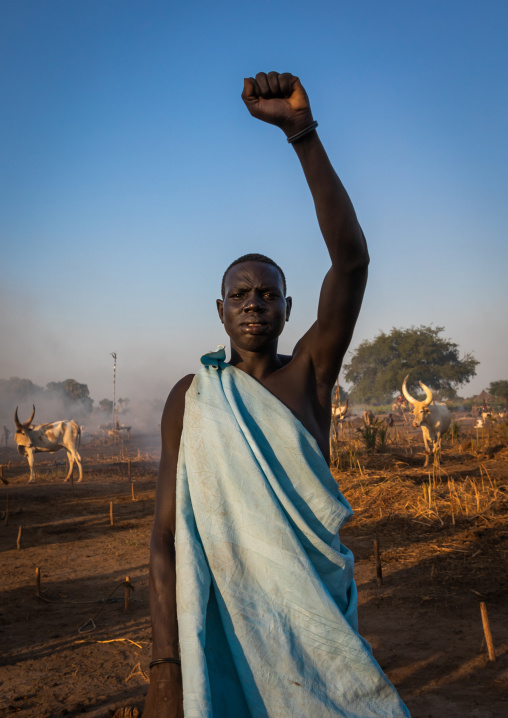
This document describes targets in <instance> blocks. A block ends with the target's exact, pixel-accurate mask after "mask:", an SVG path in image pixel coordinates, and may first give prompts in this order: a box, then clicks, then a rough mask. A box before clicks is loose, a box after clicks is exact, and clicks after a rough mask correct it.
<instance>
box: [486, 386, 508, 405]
mask: <svg viewBox="0 0 508 718" xmlns="http://www.w3.org/2000/svg"><path fill="white" fill-rule="evenodd" d="M487 391H488V392H489V394H492V396H495V397H499V398H500V399H504V400H505V402H506V408H507V409H508V380H506V379H499V380H498V381H491V382H490V385H489V388H488V389H487Z"/></svg>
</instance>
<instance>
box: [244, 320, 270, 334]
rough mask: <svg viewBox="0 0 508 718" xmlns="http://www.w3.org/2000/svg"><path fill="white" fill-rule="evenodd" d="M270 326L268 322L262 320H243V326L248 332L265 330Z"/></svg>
mask: <svg viewBox="0 0 508 718" xmlns="http://www.w3.org/2000/svg"><path fill="white" fill-rule="evenodd" d="M267 326H268V322H262V321H260V320H256V319H251V320H250V321H248V322H242V323H241V327H242V329H243V330H244V331H246V332H259V331H263V330H264V328H265V327H267Z"/></svg>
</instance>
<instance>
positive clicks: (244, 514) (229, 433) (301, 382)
mask: <svg viewBox="0 0 508 718" xmlns="http://www.w3.org/2000/svg"><path fill="white" fill-rule="evenodd" d="M242 99H243V101H244V102H245V104H246V106H247V109H248V110H249V112H250V113H251V115H252V116H253V117H255V118H257V119H260V120H263V121H264V122H268V123H270V124H274V125H276V126H277V127H280V128H281V129H282V130H283V132H284V133H285V135H286V137H287V138H288V141H289V142H290V143H291V144H292V146H293V148H294V150H295V152H296V155H297V157H298V159H299V160H300V163H301V165H302V168H303V171H304V173H305V177H306V179H307V182H308V185H309V188H310V190H311V193H312V196H313V199H314V203H315V207H316V213H317V218H318V221H319V226H320V228H321V232H322V234H323V238H324V240H325V243H326V246H327V249H328V252H329V254H330V259H331V268H330V269H329V271H328V273H327V274H326V277H325V279H324V282H323V286H322V289H321V296H320V299H319V307H318V315H317V320H316V322H315V323H314V324H313V325H312V326H311V327H310V329H309V330H308V331H307V333H306V334H305V335H304V336H303V337H302V338H301V339H300V341H299V342H298V343H297V345H296V347H295V349H294V351H293V353H292V355H291V356H284V355H281V354H278V352H277V344H278V338H279V335H280V334H281V332H282V330H283V328H284V325H285V322H286V321H287V320H288V319H289V316H290V313H291V305H292V300H291V298H290V297H287V296H286V286H285V277H284V275H283V273H282V270H281V269H280V268H279V267H278V266H277V265H276V264H275V263H274V262H272V260H270V259H268V258H266V257H263V256H261V255H246V256H244V257H242V258H240V260H237V261H236V262H233V264H232V265H230V267H229V268H228V269H227V270H226V273H225V275H224V279H223V288H222V299H219V300H217V308H218V312H219V317H220V319H221V321H222V322H223V323H224V326H225V329H226V331H227V333H228V335H229V337H230V340H231V358H230V361H229V363H226V362H225V361H224V353H223V352H221V351H220V350H219V351H218V352H216V353H211V354H209V355H207V356H205V357H203V358H202V362H203V364H204V366H203V367H202V369H201V371H200V372H199V373H198V374H196V375H188V376H186V377H184V378H183V379H182V380H181V381H179V382H178V383H177V384H176V385H175V387H174V388H173V390H172V391H171V393H170V395H169V397H168V401H167V404H166V407H165V409H164V413H163V418H162V424H161V433H162V455H161V462H160V468H159V476H158V480H157V495H156V505H155V520H154V528H153V533H152V539H151V559H150V605H151V616H152V633H153V652H152V659H153V660H152V663H151V682H150V688H149V691H148V694H147V699H146V704H145V712H144V717H145V718H151V717H154V716H157V718H159V717H164V718H176V717H180V716H183V715H184V708H183V705H184V704H185V717H186V718H194V716H196V717H197V716H200V717H201V716H207V717H210V718H211V717H212V716H213V717H214V718H226V717H228V718H229V717H231V718H248V717H249V716H252V717H253V718H258V716H259V717H260V716H275V715H277V716H279V715H286V714H287V715H293V716H299V717H301V718H303V716H309V718H310V717H312V718H313V717H314V716H316V718H317V717H318V716H319V718H325V717H327V716H339V715H340V716H349V715H351V716H353V715H355V716H360V715H362V716H364V718H365V716H381V715H382V716H388V715H390V716H403V715H404V716H405V715H408V714H407V711H406V709H405V707H404V706H403V704H402V703H401V702H400V699H399V698H398V696H397V695H396V693H395V690H394V689H393V686H391V684H390V683H389V682H388V680H387V679H386V678H385V677H384V676H383V674H382V672H381V671H380V669H379V667H378V666H377V664H376V663H375V661H374V659H373V658H372V657H371V654H370V653H369V650H368V648H366V647H365V645H364V644H363V643H362V639H360V637H359V636H358V634H357V633H356V603H355V597H356V593H355V588H354V582H353V581H352V556H351V554H350V552H348V550H347V549H346V548H345V547H343V546H342V545H341V544H340V542H339V541H338V533H337V531H338V527H339V526H340V525H342V523H344V521H345V520H347V518H348V517H349V516H350V514H351V511H350V508H349V506H348V504H347V502H346V501H345V500H344V499H343V497H341V496H340V494H339V493H338V489H337V487H336V483H335V482H334V481H333V479H332V477H331V474H330V472H329V470H328V467H327V463H326V462H327V461H328V460H329V438H328V437H329V429H330V419H331V392H332V389H333V386H334V383H335V382H336V379H337V375H338V373H339V370H340V366H341V363H342V360H343V357H344V354H345V352H346V350H347V348H348V346H349V343H350V341H351V337H352V334H353V329H354V326H355V323H356V320H357V317H358V313H359V311H360V306H361V303H362V298H363V294H364V290H365V284H366V281H367V266H368V263H369V256H368V252H367V247H366V243H365V238H364V236H363V233H362V230H361V228H360V225H359V224H358V221H357V218H356V215H355V212H354V209H353V206H352V204H351V201H350V199H349V197H348V195H347V193H346V191H345V189H344V187H343V186H342V184H341V182H340V180H339V178H338V177H337V175H336V173H335V171H334V169H333V167H332V165H331V164H330V161H329V159H328V157H327V155H326V152H325V150H324V148H323V146H322V144H321V142H320V139H319V137H318V135H317V132H316V130H315V127H316V124H317V123H315V122H314V118H313V115H312V112H311V108H310V104H309V100H308V97H307V94H306V92H305V90H304V88H303V87H302V85H301V83H300V80H299V79H298V78H297V77H295V76H293V75H290V74H288V73H284V74H278V73H276V72H270V73H268V74H265V73H259V74H258V75H256V78H255V79H253V78H247V79H245V81H244V89H243V93H242ZM288 467H289V468H288ZM177 471H178V482H177ZM330 517H333V518H330ZM175 524H176V551H175ZM175 565H176V569H175ZM177 594H178V619H177ZM318 634H319V635H318ZM179 656H181V664H180V659H179ZM329 657H330V658H329ZM350 666H354V668H353V667H351V668H350ZM369 672H370V673H369ZM341 673H342V674H343V677H342V676H341V675H340V674H341ZM182 675H183V688H182ZM337 675H339V680H338V681H337ZM377 700H379V706H380V707H379V711H378V712H376V710H377V709H376V701H377ZM346 703H347V704H346ZM339 705H340V707H338V706H339ZM348 711H349V712H348Z"/></svg>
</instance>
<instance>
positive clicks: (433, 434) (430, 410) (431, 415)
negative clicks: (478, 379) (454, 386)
mask: <svg viewBox="0 0 508 718" xmlns="http://www.w3.org/2000/svg"><path fill="white" fill-rule="evenodd" d="M408 378H409V374H408V375H407V376H406V378H405V379H404V383H403V384H402V393H403V394H404V396H405V397H406V399H407V400H408V402H409V403H410V404H412V405H413V407H414V408H413V414H414V420H413V426H414V427H415V428H416V427H418V426H419V427H420V428H421V430H422V434H423V442H424V444H425V464H424V466H428V465H429V458H430V450H431V449H430V447H429V443H430V446H431V448H432V452H433V454H434V461H435V462H436V463H439V459H440V455H441V437H442V435H443V434H444V433H445V431H447V430H448V428H449V427H450V422H451V419H452V415H451V414H450V410H449V409H448V407H447V406H446V404H441V403H436V402H434V401H433V400H432V392H431V390H430V389H429V387H428V386H425V384H422V382H419V384H420V386H421V388H422V389H423V391H424V392H425V396H426V399H425V401H416V399H413V397H412V396H411V394H410V393H409V392H408V390H407V387H406V382H407V380H408Z"/></svg>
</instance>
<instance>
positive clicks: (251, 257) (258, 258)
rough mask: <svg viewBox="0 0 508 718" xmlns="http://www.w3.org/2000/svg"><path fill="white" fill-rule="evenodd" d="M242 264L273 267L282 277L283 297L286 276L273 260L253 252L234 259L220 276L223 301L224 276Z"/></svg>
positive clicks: (224, 290) (224, 289)
mask: <svg viewBox="0 0 508 718" xmlns="http://www.w3.org/2000/svg"><path fill="white" fill-rule="evenodd" d="M242 262H263V263H264V264H271V265H272V267H275V269H277V270H278V271H279V272H280V276H281V277H282V286H283V287H284V295H286V293H287V287H286V276H285V274H284V272H283V271H282V269H281V268H280V267H279V265H278V264H277V262H274V261H273V259H270V257H266V256H265V255H264V254H257V253H256V252H253V253H251V254H244V255H242V256H241V257H238V259H235V261H234V262H231V264H230V265H229V267H228V268H227V269H226V271H225V272H224V274H223V275H222V284H221V295H222V298H223V299H224V295H225V293H226V274H227V273H228V272H229V270H230V269H232V267H235V266H236V265H237V264H241V263H242Z"/></svg>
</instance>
